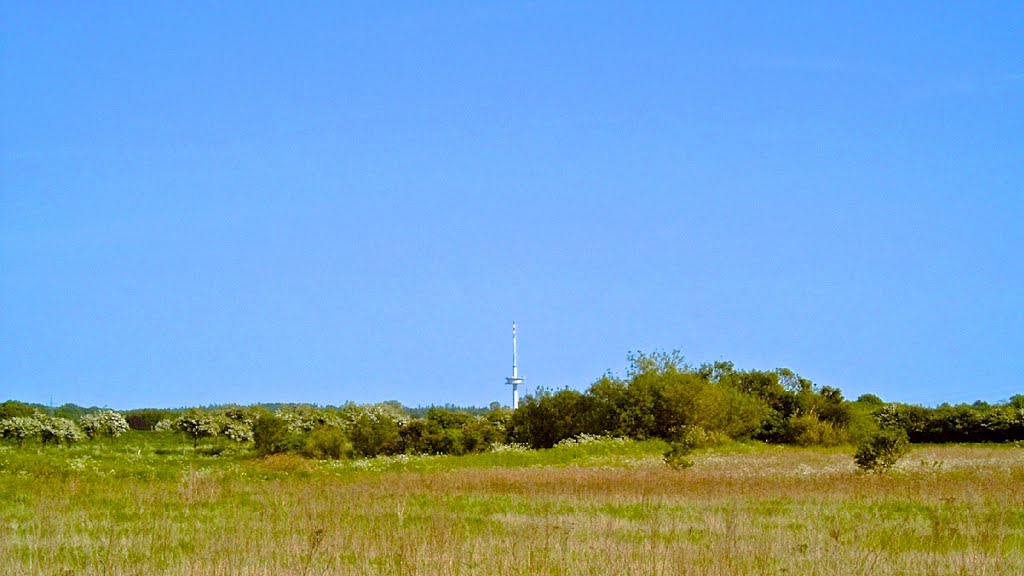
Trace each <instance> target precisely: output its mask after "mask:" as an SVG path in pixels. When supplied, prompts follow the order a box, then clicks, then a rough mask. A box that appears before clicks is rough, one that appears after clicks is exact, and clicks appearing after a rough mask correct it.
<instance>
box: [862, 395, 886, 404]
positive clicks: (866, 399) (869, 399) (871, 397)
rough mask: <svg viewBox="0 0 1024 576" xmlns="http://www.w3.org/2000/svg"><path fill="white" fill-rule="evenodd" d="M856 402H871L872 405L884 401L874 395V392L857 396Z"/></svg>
mask: <svg viewBox="0 0 1024 576" xmlns="http://www.w3.org/2000/svg"><path fill="white" fill-rule="evenodd" d="M857 402H860V403H861V404H871V405H873V406H883V405H885V402H883V401H882V399H881V398H879V397H878V396H875V395H874V394H861V395H860V396H858V397H857Z"/></svg>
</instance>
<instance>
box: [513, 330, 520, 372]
mask: <svg viewBox="0 0 1024 576" xmlns="http://www.w3.org/2000/svg"><path fill="white" fill-rule="evenodd" d="M512 377H513V378H519V366H517V365H516V323H515V322H512Z"/></svg>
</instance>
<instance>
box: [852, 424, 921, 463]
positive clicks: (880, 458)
mask: <svg viewBox="0 0 1024 576" xmlns="http://www.w3.org/2000/svg"><path fill="white" fill-rule="evenodd" d="M909 450H910V442H909V440H908V439H907V433H906V432H904V431H903V430H902V429H900V428H883V429H881V430H879V431H878V432H877V433H876V434H874V435H873V436H871V437H870V438H868V439H867V440H865V441H864V442H862V443H861V444H860V445H859V446H857V452H856V454H854V456H853V461H854V462H855V463H856V464H857V466H858V467H859V468H861V469H862V470H867V471H869V472H884V471H886V470H888V469H889V468H891V467H892V466H893V465H894V464H896V461H897V460H899V459H900V458H902V457H903V455H905V454H906V453H907V452H908V451H909Z"/></svg>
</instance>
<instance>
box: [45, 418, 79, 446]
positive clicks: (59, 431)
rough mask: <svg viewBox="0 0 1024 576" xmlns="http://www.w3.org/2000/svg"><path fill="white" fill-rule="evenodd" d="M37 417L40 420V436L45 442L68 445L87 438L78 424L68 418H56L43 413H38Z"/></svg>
mask: <svg viewBox="0 0 1024 576" xmlns="http://www.w3.org/2000/svg"><path fill="white" fill-rule="evenodd" d="M36 418H37V419H38V420H39V424H40V430H39V437H40V438H41V439H42V441H43V444H48V443H50V442H53V443H54V444H58V445H60V444H65V445H68V444H74V443H75V442H80V441H82V440H83V439H85V434H82V431H81V430H80V429H79V428H78V426H77V425H75V423H74V422H72V421H71V420H69V419H67V418H54V417H52V416H45V415H43V414H37V415H36Z"/></svg>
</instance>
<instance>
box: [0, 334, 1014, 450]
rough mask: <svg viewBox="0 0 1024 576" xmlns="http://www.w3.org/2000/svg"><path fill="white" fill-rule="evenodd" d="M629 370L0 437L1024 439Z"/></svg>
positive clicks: (366, 442) (669, 366)
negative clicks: (492, 390)
mask: <svg viewBox="0 0 1024 576" xmlns="http://www.w3.org/2000/svg"><path fill="white" fill-rule="evenodd" d="M628 359H629V368H628V369H627V371H626V374H625V376H622V377H619V376H615V375H613V374H610V373H608V374H605V375H603V376H601V377H600V378H599V379H597V380H596V381H595V382H594V383H592V384H591V385H590V386H589V387H588V388H586V389H585V390H583V391H578V390H573V389H562V390H545V389H539V390H537V391H536V393H534V394H531V395H527V396H526V397H524V398H523V399H522V401H521V403H520V406H519V408H518V409H517V410H515V411H512V410H510V409H508V408H507V407H503V406H500V405H499V404H497V403H493V404H492V405H491V406H490V407H488V408H468V409H467V408H463V407H457V406H450V405H448V406H431V407H425V408H416V409H409V408H406V407H404V406H402V405H401V404H400V403H398V402H385V403H381V404H374V405H356V404H353V403H348V404H345V405H342V406H328V407H315V406H303V405H253V406H246V407H242V406H211V407H206V408H192V409H178V410H162V409H141V410H129V411H125V412H122V413H117V412H114V411H110V410H99V409H78V407H75V406H73V405H65V406H63V407H61V408H59V409H55V410H54V409H50V410H49V411H46V410H44V409H42V408H43V407H39V406H31V405H27V404H22V403H20V402H16V401H7V402H4V403H2V404H0V436H2V437H4V438H6V439H8V440H11V441H14V442H17V443H19V444H21V443H24V442H25V441H27V440H31V439H33V438H39V440H40V441H41V442H43V443H49V442H52V443H56V444H60V443H64V444H68V443H72V442H75V441H80V440H82V439H84V438H95V437H97V436H104V435H105V436H110V437H116V436H117V435H119V434H120V433H121V432H123V431H124V430H127V429H128V428H132V429H135V430H157V431H161V430H162V431H175V432H179V433H181V434H183V435H184V436H185V437H186V438H188V439H189V440H191V442H192V443H193V445H194V446H198V445H199V443H200V441H205V440H212V441H214V442H236V443H240V444H244V445H249V446H251V447H252V448H253V449H254V450H255V451H256V452H257V453H259V454H273V453H280V452H293V453H299V454H303V455H306V456H309V457H315V458H351V457H373V456H378V455H394V454H456V455H458V454H469V453H475V452H483V451H487V450H490V449H491V448H492V447H494V446H496V445H499V444H511V443H514V444H522V445H525V446H528V447H530V448H537V449H541V448H550V447H553V446H555V445H556V444H558V443H559V442H562V441H564V440H566V439H570V438H575V437H580V436H581V435H591V436H594V435H597V436H616V437H627V438H634V439H641V440H642V439H649V438H660V439H664V440H666V441H669V442H673V443H680V444H682V445H685V446H688V447H700V446H708V445H714V444H718V443H722V442H727V441H731V440H758V441H763V442H769V443H778V444H795V445H801V446H811V445H826V446H827V445H838V444H844V443H855V444H856V443H861V442H863V441H865V440H867V439H868V438H871V437H873V436H876V435H877V433H878V432H879V431H880V430H883V431H897V432H899V433H900V434H901V435H905V436H906V437H907V438H909V440H910V441H911V442H932V443H936V442H938V443H942V442H1011V441H1024V395H1018V396H1014V397H1013V398H1011V399H1010V400H1009V401H1008V402H1007V403H1005V404H996V405H990V404H986V403H983V402H976V403H975V404H972V405H959V406H948V405H943V406H939V407H937V408H926V407H923V406H912V405H904V404H895V403H886V402H884V401H882V400H881V399H880V398H878V397H877V396H874V395H872V394H865V395H863V396H861V397H860V398H858V399H857V400H856V401H852V402H851V401H848V400H846V399H845V398H844V397H843V395H842V392H841V391H840V390H839V389H838V388H833V387H829V386H821V387H819V386H817V385H815V384H814V383H813V382H811V381H810V380H808V379H806V378H803V377H801V376H800V375H798V374H796V373H795V372H793V371H792V370H789V369H786V368H780V369H776V370H771V371H765V370H745V371H744V370H738V369H736V367H735V366H734V365H733V364H732V363H731V362H726V361H719V362H714V363H710V364H701V365H699V366H693V365H690V364H688V363H687V362H686V361H685V359H684V358H683V357H682V356H681V355H680V354H679V353H677V352H671V353H664V352H656V353H653V354H644V353H635V354H630V355H629V356H628Z"/></svg>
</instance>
